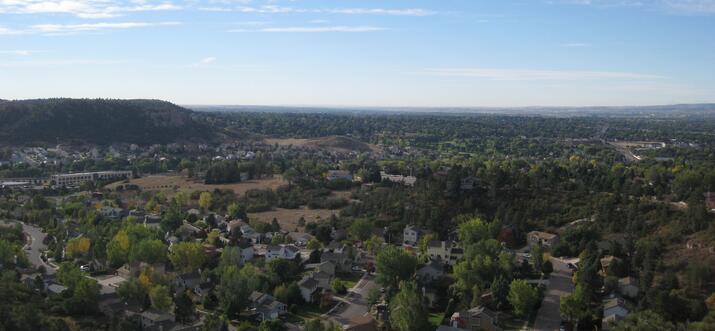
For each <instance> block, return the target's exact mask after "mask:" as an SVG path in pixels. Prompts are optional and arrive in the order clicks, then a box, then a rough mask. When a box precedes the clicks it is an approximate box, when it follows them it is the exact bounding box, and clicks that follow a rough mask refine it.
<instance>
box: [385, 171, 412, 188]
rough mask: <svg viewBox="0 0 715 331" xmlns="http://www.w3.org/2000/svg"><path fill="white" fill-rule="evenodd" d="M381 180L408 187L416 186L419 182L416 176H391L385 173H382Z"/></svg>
mask: <svg viewBox="0 0 715 331" xmlns="http://www.w3.org/2000/svg"><path fill="white" fill-rule="evenodd" d="M380 180H382V181H389V182H393V183H398V184H404V185H407V186H414V185H415V182H417V177H415V176H403V175H390V174H388V173H386V172H384V171H380Z"/></svg>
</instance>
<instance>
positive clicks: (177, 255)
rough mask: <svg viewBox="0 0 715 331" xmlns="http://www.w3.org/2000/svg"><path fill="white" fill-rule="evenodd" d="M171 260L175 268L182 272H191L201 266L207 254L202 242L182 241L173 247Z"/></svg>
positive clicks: (170, 255)
mask: <svg viewBox="0 0 715 331" xmlns="http://www.w3.org/2000/svg"><path fill="white" fill-rule="evenodd" d="M169 260H171V263H172V264H173V265H174V268H176V269H177V270H179V271H181V272H191V271H194V270H196V269H198V268H199V267H201V266H202V265H203V264H204V262H205V261H206V255H205V254H204V250H203V248H202V247H201V244H199V243H195V242H180V243H178V244H176V245H174V246H172V248H171V254H169Z"/></svg>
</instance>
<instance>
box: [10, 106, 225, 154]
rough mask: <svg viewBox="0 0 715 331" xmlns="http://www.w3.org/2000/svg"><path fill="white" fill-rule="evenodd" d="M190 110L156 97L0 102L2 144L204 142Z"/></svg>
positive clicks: (207, 133)
mask: <svg viewBox="0 0 715 331" xmlns="http://www.w3.org/2000/svg"><path fill="white" fill-rule="evenodd" d="M212 136H213V135H212V130H209V127H208V125H206V124H204V123H201V122H200V121H198V120H197V119H195V118H194V117H193V116H192V113H191V111H189V110H187V109H184V108H182V107H179V106H177V105H174V104H172V103H169V102H166V101H160V100H114V99H38V100H18V101H4V102H0V140H2V141H4V142H6V143H22V144H27V143H57V142H82V143H95V144H110V143H118V142H126V143H136V144H154V143H168V142H173V141H180V140H189V139H191V140H209V139H211V138H212Z"/></svg>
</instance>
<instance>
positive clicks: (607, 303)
mask: <svg viewBox="0 0 715 331" xmlns="http://www.w3.org/2000/svg"><path fill="white" fill-rule="evenodd" d="M628 313H629V311H628V308H626V301H625V300H624V299H623V298H621V297H618V296H616V295H610V296H609V297H608V298H607V299H606V300H604V301H603V320H601V324H602V325H601V329H602V330H610V329H611V328H612V327H613V325H615V324H616V323H617V322H618V321H620V320H622V319H624V318H626V316H628Z"/></svg>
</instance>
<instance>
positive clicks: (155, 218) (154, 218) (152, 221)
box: [144, 214, 161, 229]
mask: <svg viewBox="0 0 715 331" xmlns="http://www.w3.org/2000/svg"><path fill="white" fill-rule="evenodd" d="M144 226H145V227H147V228H153V229H158V228H159V227H160V226H161V216H159V215H156V214H147V215H144Z"/></svg>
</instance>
